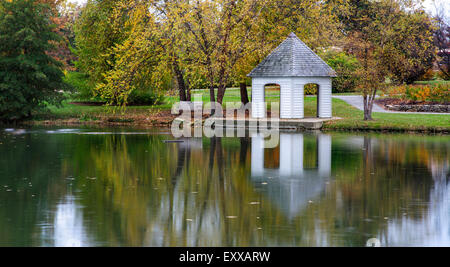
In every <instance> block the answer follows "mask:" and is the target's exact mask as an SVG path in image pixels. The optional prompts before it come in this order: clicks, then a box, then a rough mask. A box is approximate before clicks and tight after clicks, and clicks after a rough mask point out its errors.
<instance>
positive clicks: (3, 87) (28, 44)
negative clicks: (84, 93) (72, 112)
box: [0, 0, 66, 122]
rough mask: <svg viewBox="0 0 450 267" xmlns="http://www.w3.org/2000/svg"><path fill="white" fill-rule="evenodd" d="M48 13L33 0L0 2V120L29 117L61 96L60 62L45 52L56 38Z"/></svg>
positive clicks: (42, 5)
mask: <svg viewBox="0 0 450 267" xmlns="http://www.w3.org/2000/svg"><path fill="white" fill-rule="evenodd" d="M51 16H52V12H51V8H50V7H49V6H48V5H44V4H40V3H37V2H36V1H35V0H15V1H11V2H7V1H2V2H0V121H7V122H8V121H15V120H20V119H23V118H27V117H30V116H31V115H32V111H34V110H36V108H38V107H43V106H44V105H45V103H53V104H57V103H59V102H60V100H61V98H62V96H61V93H59V92H58V91H59V90H64V89H65V88H66V87H65V85H64V83H63V81H62V77H63V72H62V71H61V63H60V62H58V61H56V60H55V59H54V58H52V57H51V56H50V55H49V54H48V52H49V51H52V50H53V49H54V48H55V47H54V45H53V44H52V42H55V41H58V40H59V36H58V35H57V34H56V33H55V32H54V31H53V29H54V25H53V24H51V21H50V18H51Z"/></svg>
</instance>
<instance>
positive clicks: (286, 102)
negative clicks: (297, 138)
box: [248, 33, 336, 119]
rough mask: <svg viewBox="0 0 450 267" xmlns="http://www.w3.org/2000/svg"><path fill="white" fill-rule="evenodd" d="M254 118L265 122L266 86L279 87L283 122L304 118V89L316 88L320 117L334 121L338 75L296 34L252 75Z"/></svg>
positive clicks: (268, 57) (291, 35)
mask: <svg viewBox="0 0 450 267" xmlns="http://www.w3.org/2000/svg"><path fill="white" fill-rule="evenodd" d="M248 76H249V77H251V78H252V117H253V118H265V117H266V114H267V113H266V104H265V102H266V101H265V86H266V85H268V84H278V85H279V86H280V118H282V119H303V118H304V105H303V103H304V86H305V85H306V84H310V83H312V84H317V85H318V87H319V89H318V97H317V116H318V117H319V118H331V117H332V108H331V78H332V77H336V72H335V71H334V70H333V69H332V68H331V67H330V66H328V65H327V63H325V62H324V61H323V60H322V59H321V58H320V57H319V56H318V55H316V54H315V53H314V52H313V51H312V50H311V49H310V48H309V47H308V46H307V45H306V44H305V43H303V42H302V41H301V40H300V39H299V38H298V37H297V36H296V35H295V34H294V33H291V34H289V36H288V38H287V39H286V40H285V41H284V42H282V43H281V44H280V45H279V46H278V47H277V48H276V49H275V50H274V51H273V52H272V53H271V54H270V55H268V56H267V57H266V58H265V59H264V60H263V61H262V62H261V63H260V64H259V65H258V66H256V67H255V68H254V69H253V70H252V71H251V72H250V74H248Z"/></svg>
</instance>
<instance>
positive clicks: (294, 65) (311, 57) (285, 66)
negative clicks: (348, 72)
mask: <svg viewBox="0 0 450 267" xmlns="http://www.w3.org/2000/svg"><path fill="white" fill-rule="evenodd" d="M248 76H249V77H305V76H327V77H336V72H335V71H334V70H333V69H332V68H331V67H330V66H328V65H327V63H325V62H324V61H323V60H322V59H321V58H320V57H319V56H318V55H316V53H314V52H313V51H312V50H311V49H310V48H309V47H308V46H307V45H306V44H305V43H303V42H302V41H301V40H300V39H299V38H298V37H297V36H296V35H295V34H294V33H291V34H289V36H288V38H286V40H284V42H282V43H281V44H280V45H279V46H278V47H277V48H276V49H275V50H274V51H273V52H272V53H270V55H268V56H267V57H266V58H265V59H264V60H263V61H261V63H259V65H258V66H256V67H255V68H254V69H253V70H252V71H251V72H250V73H249V74H248Z"/></svg>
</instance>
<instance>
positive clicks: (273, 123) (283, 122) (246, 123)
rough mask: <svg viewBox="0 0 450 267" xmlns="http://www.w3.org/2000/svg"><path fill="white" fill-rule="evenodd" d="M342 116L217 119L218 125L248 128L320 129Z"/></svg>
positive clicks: (216, 124) (216, 123)
mask: <svg viewBox="0 0 450 267" xmlns="http://www.w3.org/2000/svg"><path fill="white" fill-rule="evenodd" d="M339 119H341V118H338V117H333V118H327V119H325V118H304V119H271V118H261V119H255V118H234V119H227V118H223V119H222V118H220V119H215V126H216V127H223V128H248V129H255V128H256V129H281V130H293V131H300V130H320V129H322V127H323V123H324V122H326V121H330V120H339Z"/></svg>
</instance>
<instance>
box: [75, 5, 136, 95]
mask: <svg viewBox="0 0 450 267" xmlns="http://www.w3.org/2000/svg"><path fill="white" fill-rule="evenodd" d="M118 4H120V1H117V0H88V1H87V3H86V5H85V6H84V7H83V8H82V9H81V11H80V13H81V14H80V16H79V17H78V19H77V21H76V23H75V26H74V31H75V43H76V54H77V56H78V62H77V64H76V67H77V68H78V69H79V70H81V71H82V72H83V73H86V74H88V75H89V80H90V83H91V85H93V86H96V85H97V84H98V83H100V82H103V81H104V74H105V73H106V72H107V71H110V70H111V69H112V68H113V65H114V60H115V58H114V54H112V53H110V52H111V49H112V48H113V47H114V46H115V45H116V44H120V43H121V42H122V41H123V40H124V34H123V33H124V32H126V31H127V29H126V28H125V27H124V23H125V21H126V19H127V18H126V17H125V16H123V17H122V16H117V15H118V14H117V13H116V14H115V13H114V12H115V10H118V9H117V5H118Z"/></svg>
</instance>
